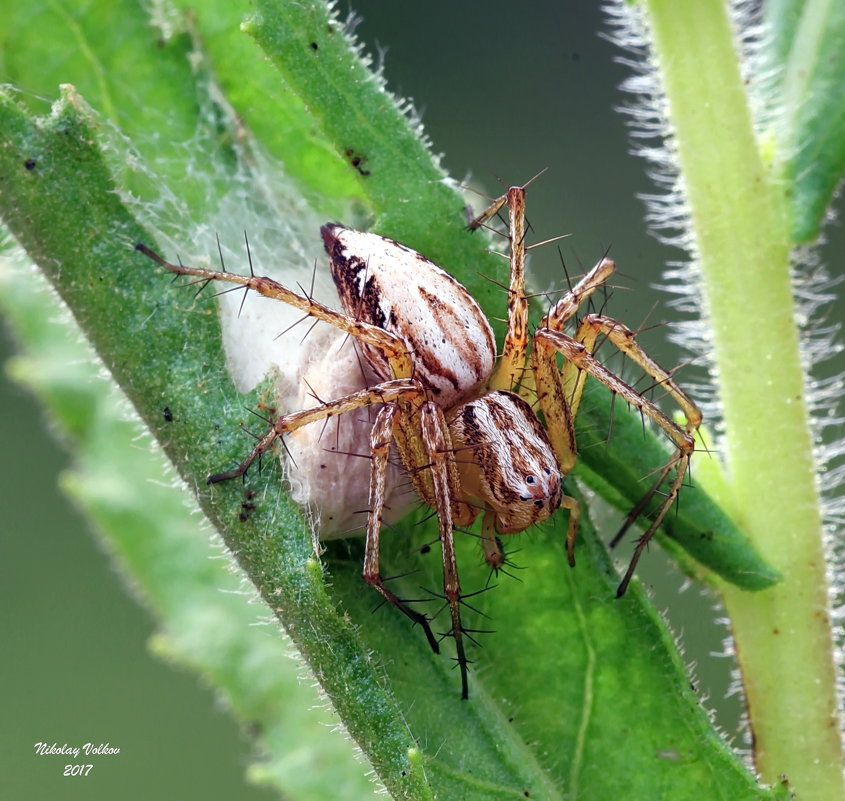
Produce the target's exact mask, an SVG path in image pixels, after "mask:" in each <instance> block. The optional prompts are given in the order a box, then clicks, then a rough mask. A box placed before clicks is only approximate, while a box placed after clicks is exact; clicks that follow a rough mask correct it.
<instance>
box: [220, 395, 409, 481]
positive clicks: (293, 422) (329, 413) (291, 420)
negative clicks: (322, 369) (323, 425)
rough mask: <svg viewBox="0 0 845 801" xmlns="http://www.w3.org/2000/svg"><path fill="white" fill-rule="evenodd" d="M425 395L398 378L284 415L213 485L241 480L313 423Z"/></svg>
mask: <svg viewBox="0 0 845 801" xmlns="http://www.w3.org/2000/svg"><path fill="white" fill-rule="evenodd" d="M420 394H421V391H420V388H419V386H418V385H417V383H416V381H414V380H413V379H407V378H396V379H393V380H392V381H384V382H382V383H381V384H376V385H374V386H372V387H368V388H366V389H362V390H359V391H358V392H352V393H350V394H349V395H346V396H344V397H342V398H336V399H335V400H332V401H326V402H325V403H321V404H320V405H319V406H314V407H312V408H311V409H302V410H300V411H297V412H291V413H290V414H286V415H282V416H281V417H279V418H277V419H276V420H275V422H274V423H273V424H272V425H271V426H270V428H269V430H268V431H267V433H266V434H264V435H263V436H262V437H261V438H260V439H259V440H258V444H257V445H256V446H255V447H254V448H253V449H252V450H251V451H250V452H249V454H248V455H247V457H246V459H244V460H243V461H242V462H241V463H240V464H239V465H238V466H237V467H236V468H234V469H233V470H228V471H227V472H225V473H215V474H214V475H213V476H209V477H208V483H209V484H217V483H218V482H220V481H228V480H229V479H231V478H238V477H239V476H242V475H244V473H246V471H247V470H248V469H249V467H250V465H251V464H252V463H253V462H254V461H255V460H256V459H257V458H258V457H259V456H261V454H263V453H266V452H267V451H268V450H269V449H270V447H271V446H272V445H273V442H274V441H275V440H276V439H277V438H279V437H281V436H283V435H284V434H288V433H290V432H291V431H295V430H296V429H298V428H302V426H305V425H308V424H309V423H314V422H317V421H318V420H324V419H326V418H329V417H337V416H338V415H340V414H345V413H346V412H351V411H353V410H354V409H360V408H361V407H363V406H372V405H373V404H376V403H390V402H392V401H396V400H399V399H407V398H415V397H418V396H419V395H420Z"/></svg>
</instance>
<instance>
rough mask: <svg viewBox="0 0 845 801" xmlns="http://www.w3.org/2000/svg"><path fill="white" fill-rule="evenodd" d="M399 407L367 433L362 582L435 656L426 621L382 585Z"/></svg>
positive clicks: (387, 409)
mask: <svg viewBox="0 0 845 801" xmlns="http://www.w3.org/2000/svg"><path fill="white" fill-rule="evenodd" d="M398 413H399V407H398V406H397V405H395V404H389V405H386V406H383V407H382V408H381V409H380V410H379V413H378V415H377V416H376V421H375V424H374V425H373V430H372V432H371V434H370V450H371V451H372V458H373V463H372V468H371V469H370V508H369V514H368V515H367V541H366V545H365V548H364V569H363V576H364V581H366V582H367V584H369V585H370V586H371V587H374V588H375V589H376V590H377V591H378V592H379V593H380V594H381V595H382V597H383V598H384V599H385V600H386V601H388V602H390V603H391V604H392V605H393V606H395V607H396V608H397V609H398V610H399V611H400V612H402V614H404V615H406V616H407V617H408V618H410V619H411V620H412V621H413V622H414V623H416V624H418V625H419V626H420V627H421V628H422V630H423V631H424V632H425V636H426V639H427V640H428V644H429V645H430V646H431V650H432V651H434V653H436V654H438V653H440V643H438V641H437V638H436V637H435V636H434V632H432V630H431V626H430V624H429V622H428V618H427V617H426V616H425V615H423V614H421V613H420V612H416V611H415V610H413V609H411V608H410V607H409V606H408V605H407V604H406V603H405V602H404V601H402V600H401V599H400V598H399V596H397V595H396V594H395V593H394V592H393V591H392V590H390V589H388V588H387V587H386V586H385V584H384V581H385V580H384V579H383V578H382V576H381V570H380V567H379V562H380V560H379V542H380V535H381V528H382V515H383V513H384V499H385V495H386V487H385V477H386V475H387V460H388V458H389V456H390V446H391V443H392V442H393V426H394V425H395V422H396V416H397V414H398Z"/></svg>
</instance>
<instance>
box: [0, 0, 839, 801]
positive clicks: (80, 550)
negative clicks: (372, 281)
mask: <svg viewBox="0 0 845 801" xmlns="http://www.w3.org/2000/svg"><path fill="white" fill-rule="evenodd" d="M354 9H355V11H356V12H357V13H359V14H360V15H361V18H362V21H361V22H360V24H359V26H358V28H357V32H358V35H359V36H360V38H361V39H362V40H363V41H364V42H365V43H366V45H367V47H368V49H369V51H370V52H371V53H373V54H374V56H375V58H376V59H377V60H378V59H379V58H381V57H382V56H383V58H384V63H385V74H386V76H387V78H388V82H389V86H390V87H391V88H392V90H393V91H394V92H395V93H397V94H399V95H403V96H410V97H412V98H413V99H414V100H415V102H416V105H417V107H418V108H419V109H420V110H421V111H422V116H423V121H424V123H425V127H426V130H427V133H428V135H429V136H430V138H431V140H432V142H433V149H434V150H435V152H442V153H444V165H445V167H446V168H447V169H448V171H449V172H450V173H451V174H452V175H453V176H454V177H456V178H458V179H471V180H472V183H473V185H474V186H476V187H478V186H483V187H485V188H486V190H487V191H488V192H489V193H490V194H496V193H498V192H499V191H500V190H499V184H498V180H501V181H502V182H504V184H511V183H522V182H524V181H525V180H527V179H528V178H530V177H531V176H532V175H534V174H535V173H537V172H539V171H540V170H542V169H544V168H548V172H547V173H546V174H545V175H543V176H542V178H541V179H539V180H538V181H537V182H536V183H535V184H534V185H532V187H531V190H530V193H529V207H528V208H529V217H530V221H531V223H532V225H533V227H534V229H535V231H536V238H537V239H544V238H546V237H551V236H555V235H558V234H562V233H570V234H572V236H571V237H570V238H568V239H566V240H564V242H563V243H562V244H561V250H562V253H563V255H564V257H565V259H566V263H567V265H568V266H569V269H570V270H571V271H572V272H578V271H579V270H580V269H581V267H583V266H589V265H591V264H592V263H593V262H594V261H595V260H596V259H597V258H598V257H599V256H600V255H601V254H602V253H603V251H604V250H605V249H606V248H608V247H610V248H611V253H612V255H613V257H614V258H615V259H616V260H617V261H618V263H619V266H620V270H621V272H622V277H621V278H619V279H618V280H617V283H619V284H621V285H623V286H624V287H626V290H625V291H617V292H615V294H614V295H613V298H612V303H611V307H610V313H611V314H612V315H613V316H615V317H617V318H619V319H621V320H624V321H626V322H627V323H628V324H629V325H630V326H631V327H636V326H638V325H639V324H640V323H641V322H642V321H643V320H645V319H648V320H649V324H655V323H660V322H662V321H665V320H668V319H671V315H672V311H671V310H670V309H667V308H666V305H665V301H666V299H667V296H666V295H665V294H662V293H660V292H657V291H655V290H654V289H653V288H652V284H653V283H654V282H656V281H658V280H659V278H660V273H661V269H662V265H663V264H664V263H665V262H666V261H667V260H671V259H676V258H679V257H680V254H679V253H678V252H677V251H672V250H671V249H669V248H666V247H663V246H661V245H660V244H659V243H658V242H656V241H655V240H654V239H653V238H652V237H650V236H649V235H648V233H647V232H646V230H645V227H644V223H643V213H644V207H643V203H642V202H641V201H640V200H639V199H638V198H637V195H638V194H641V193H651V192H653V191H654V186H653V184H652V183H651V182H650V181H649V180H648V178H647V177H646V175H645V169H644V168H645V163H644V162H643V161H642V160H641V159H638V158H632V157H631V156H630V150H631V143H630V139H629V136H628V134H627V132H626V128H625V122H624V118H623V116H622V115H620V114H618V113H616V112H615V111H614V110H613V109H614V107H615V106H618V105H620V104H623V103H626V102H628V98H626V97H625V96H624V95H623V94H622V93H621V92H620V91H619V90H618V85H619V83H620V82H621V81H622V80H623V79H625V78H626V77H628V76H629V74H630V71H629V70H628V69H627V68H625V67H624V66H622V65H620V64H618V63H616V60H617V59H618V58H619V57H620V56H621V55H622V53H621V52H620V51H619V50H618V49H617V48H616V47H615V46H613V45H612V44H610V43H609V42H608V41H606V40H605V39H603V38H601V37H600V36H599V35H598V34H599V32H600V31H602V30H605V31H606V30H607V28H606V26H605V25H604V22H603V20H602V18H601V14H600V11H599V9H598V8H597V4H594V3H582V2H535V3H531V4H524V5H522V6H521V7H519V8H517V7H516V5H515V4H511V3H506V2H488V3H485V4H483V5H480V4H475V3H472V4H471V3H454V2H445V0H428V2H426V3H385V2H378V0H356V2H355V3H354ZM24 88H26V87H24ZM481 205H482V201H481V200H479V202H478V206H479V207H480V206H481ZM828 233H829V234H830V236H831V241H830V243H829V245H828V246H827V247H826V249H825V261H826V262H827V263H828V265H829V266H830V268H831V271H832V272H834V273H836V272H841V253H842V252H843V243H845V240H843V236H842V233H841V230H840V229H839V228H837V227H835V226H832V227H830V230H829V232H828ZM315 235H316V232H315ZM530 270H531V272H532V273H533V274H534V275H535V276H537V279H536V286H537V287H539V288H547V287H549V286H550V285H551V284H552V283H553V282H560V281H561V280H562V278H563V276H562V272H561V268H560V264H559V261H558V255H557V252H556V250H555V248H554V247H549V248H545V249H541V250H540V251H537V252H536V253H535V254H534V255H533V256H532V261H531V264H530ZM655 304H657V306H656V307H655ZM843 309H845V307H844V306H843V304H842V303H840V304H839V306H838V310H834V312H833V313H832V315H831V318H832V319H834V320H835V319H842V318H843V316H844V315H843ZM759 335H764V334H763V332H755V331H749V332H748V336H749V337H751V336H759ZM665 337H666V331H665V329H661V328H660V327H657V328H656V329H655V330H650V331H647V332H645V333H644V334H643V336H642V338H641V339H642V341H643V342H644V343H645V345H646V347H647V348H648V349H649V350H650V351H651V353H652V355H654V356H655V357H656V358H657V360H658V361H659V362H661V363H663V364H664V365H667V366H671V365H673V364H675V363H676V362H677V361H678V360H679V359H680V356H679V354H678V352H677V351H676V350H674V349H673V347H672V346H671V345H668V344H667V343H666V341H665ZM0 339H2V358H3V360H5V358H6V357H7V356H8V355H9V354H10V353H12V352H13V343H11V342H10V341H9V338H8V336H5V335H4V336H2V337H0ZM834 367H835V366H834ZM842 367H843V365H842V364H840V365H839V369H842ZM831 369H833V367H832V368H831ZM0 437H1V438H2V439H0V441H2V442H3V445H4V447H3V452H4V455H5V458H3V459H2V460H1V461H0V492H1V493H2V501H0V508H2V511H3V515H2V537H0V548H2V557H0V603H2V609H3V615H2V623H0V626H2V634H1V635H0V638H1V639H0V641H2V643H3V646H4V657H3V659H2V660H0V686H2V722H0V758H1V759H2V762H0V764H2V765H3V771H2V775H0V795H2V797H3V798H9V799H41V798H48V797H49V798H61V799H76V798H80V799H81V798H85V799H91V800H95V799H101V798H102V799H106V798H108V799H112V798H121V799H125V800H127V801H128V800H129V799H134V798H149V797H167V798H175V797H184V798H199V797H204V798H209V799H215V800H216V799H225V798H233V797H236V798H241V799H260V798H271V797H274V795H275V794H274V793H272V792H270V791H269V790H266V789H263V788H255V787H249V786H246V785H245V782H244V779H243V775H244V769H245V767H246V765H247V764H248V762H249V760H250V758H251V755H252V754H253V753H254V749H253V746H252V744H251V743H250V741H249V739H248V737H247V736H246V735H244V734H243V733H242V732H240V731H239V728H238V726H237V724H236V723H235V722H233V721H232V720H231V719H230V718H229V717H228V715H227V713H226V712H225V710H223V709H222V708H221V706H220V705H219V704H218V703H216V702H215V698H214V695H213V693H212V692H211V691H209V690H208V689H207V688H205V687H203V686H201V684H200V682H199V680H198V679H197V678H195V677H194V676H193V675H190V674H186V673H185V672H183V671H179V670H173V669H171V668H170V667H169V666H168V665H166V664H163V663H161V662H160V661H157V660H156V659H155V658H153V657H151V656H150V655H149V654H148V652H147V650H146V641H147V640H148V638H149V637H150V636H151V635H152V634H153V633H154V631H155V622H154V621H153V620H151V619H150V617H149V615H148V614H147V612H146V611H145V610H144V609H143V608H142V607H140V606H139V605H137V604H136V602H135V601H134V600H133V599H132V597H131V593H127V590H126V587H125V586H124V582H123V581H122V580H121V577H120V576H119V575H117V574H116V573H115V571H114V569H113V568H112V567H111V565H110V563H109V559H108V557H107V555H106V554H104V553H103V552H102V551H101V549H100V548H99V547H98V544H97V542H96V540H95V538H94V537H93V536H92V535H91V534H90V533H89V531H88V530H87V528H86V525H85V522H84V520H83V519H82V518H81V517H80V515H79V513H78V512H77V511H76V509H74V508H73V507H71V506H70V504H69V503H68V502H67V501H66V500H65V499H64V498H63V497H62V495H61V494H60V493H59V492H58V490H57V476H58V475H59V474H60V472H61V470H62V469H63V468H64V467H65V466H66V465H67V464H68V457H67V456H66V454H65V453H64V451H63V450H62V448H61V446H60V445H59V444H58V443H57V442H56V440H55V439H54V438H52V437H51V435H50V431H49V426H48V425H47V424H46V423H45V421H44V420H43V418H42V416H41V415H40V413H39V410H38V408H37V406H36V405H35V403H34V401H33V400H32V399H31V398H30V397H28V396H27V395H26V393H25V392H24V391H23V390H21V389H20V388H18V387H16V386H14V385H12V384H11V383H9V382H8V380H6V379H5V378H4V379H3V381H2V383H0ZM700 458H703V457H700ZM627 552H628V551H627V550H624V549H623V555H622V556H623V558H624V554H626V553H627ZM639 575H640V577H641V578H642V579H643V580H644V581H646V582H648V583H649V584H651V585H652V586H653V587H654V591H655V595H656V599H657V603H658V605H659V606H660V607H661V608H666V609H667V610H668V613H669V616H670V619H671V620H672V622H673V626H674V628H675V631H676V632H677V633H678V634H679V635H681V638H682V641H683V645H684V648H685V653H686V658H687V660H688V661H690V662H695V663H696V664H697V667H696V675H697V677H698V681H699V683H698V686H699V689H700V692H701V694H702V695H703V696H705V697H709V700H708V705H709V706H711V707H713V708H715V709H716V711H717V719H718V720H719V722H720V724H721V725H722V726H723V728H724V729H725V730H726V731H727V733H728V734H734V733H735V732H736V731H737V727H738V723H739V719H740V715H741V709H740V706H739V703H738V700H737V699H736V697H734V698H732V699H728V700H727V701H725V700H724V696H725V693H726V692H727V689H728V687H729V685H730V682H731V678H730V671H731V669H732V667H733V663H732V661H731V660H730V659H727V658H721V657H714V656H713V654H714V653H718V652H721V651H722V650H723V645H722V640H723V638H724V637H725V636H726V634H727V631H726V630H725V628H724V627H723V626H721V625H718V624H715V623H714V620H715V618H717V617H718V616H719V613H718V612H716V611H714V609H713V606H714V602H713V600H712V598H710V597H708V596H707V595H706V594H702V593H701V591H700V590H699V589H697V588H695V587H692V588H689V589H687V590H686V592H683V593H680V594H679V593H678V588H679V587H681V585H682V584H683V583H684V581H683V578H682V577H681V576H680V575H678V574H677V572H676V571H674V570H673V569H671V568H669V567H668V566H667V565H666V563H665V560H664V559H663V557H662V555H661V554H660V553H659V551H658V549H653V550H652V551H651V553H650V554H649V555H648V556H647V557H646V558H645V559H644V560H643V563H642V567H641V569H640V571H639ZM525 580H528V581H530V576H527V577H526V579H525ZM44 588H47V592H45V591H44ZM39 741H44V742H48V743H52V742H58V743H59V744H61V743H64V742H68V743H77V744H78V743H84V742H87V741H92V742H95V743H99V742H110V743H111V744H112V745H113V746H118V747H120V748H121V754H120V755H119V756H114V757H100V758H96V759H95V760H92V761H94V762H95V767H94V770H93V772H92V774H91V775H90V776H89V777H87V778H85V779H82V778H63V777H62V776H61V767H62V766H63V765H64V764H65V761H64V760H63V759H62V758H60V757H37V756H36V755H35V753H34V750H33V744H34V743H36V742H39ZM68 761H70V760H68ZM362 769H363V768H362Z"/></svg>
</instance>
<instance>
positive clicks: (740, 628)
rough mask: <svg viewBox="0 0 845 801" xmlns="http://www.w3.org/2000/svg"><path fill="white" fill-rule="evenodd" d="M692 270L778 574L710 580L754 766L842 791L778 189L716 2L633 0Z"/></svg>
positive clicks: (745, 522) (741, 494) (736, 459)
mask: <svg viewBox="0 0 845 801" xmlns="http://www.w3.org/2000/svg"><path fill="white" fill-rule="evenodd" d="M647 9H648V13H649V16H650V23H651V27H652V34H653V42H654V49H655V54H656V57H657V61H658V65H659V70H660V73H661V78H662V81H663V84H664V89H665V92H666V97H667V99H668V113H669V118H670V122H671V125H672V128H673V132H674V136H675V143H676V146H677V153H678V159H679V162H680V168H681V170H682V175H683V178H684V183H685V187H686V192H687V199H688V203H689V210H690V219H691V224H692V232H693V235H694V237H695V243H696V246H697V250H698V256H699V260H700V265H701V271H702V289H703V293H704V304H705V309H706V311H705V317H706V319H708V320H709V323H710V325H711V329H712V338H713V339H712V341H713V359H714V362H715V365H716V369H717V374H718V380H719V388H720V394H721V398H722V404H723V414H724V424H725V433H726V438H725V443H726V449H725V452H726V455H727V458H728V466H727V467H728V472H729V476H730V479H729V480H730V483H731V485H732V491H733V504H734V512H735V515H736V518H737V520H738V521H739V522H740V523H741V524H742V526H743V527H744V528H745V529H746V531H747V533H748V535H749V537H751V539H752V541H753V542H754V544H755V545H756V546H757V547H758V548H759V549H760V551H761V553H763V554H765V555H766V557H767V558H768V559H769V561H770V563H771V564H772V565H773V566H774V567H775V568H776V569H778V570H780V571H781V573H782V574H783V576H784V579H783V581H782V582H781V583H780V584H778V585H776V586H775V587H774V588H772V589H769V590H766V591H763V592H759V593H748V592H742V591H740V590H737V589H736V588H733V587H728V586H727V585H723V586H724V590H723V592H724V598H725V603H726V605H727V607H728V611H729V612H730V616H731V619H732V621H733V630H734V637H735V641H736V646H737V652H738V656H739V661H740V666H741V669H742V675H743V681H744V685H745V692H746V695H747V698H748V703H749V713H750V718H751V727H752V732H753V736H754V745H755V760H756V765H757V769H758V770H759V772H760V773H761V775H762V777H763V778H764V779H765V780H766V781H769V782H773V781H775V780H776V779H777V777H778V776H779V775H780V774H784V773H785V774H787V776H788V778H789V780H790V782H791V784H792V786H793V787H794V788H795V789H796V790H797V792H798V794H799V797H800V798H801V799H819V800H821V799H825V800H826V801H829V799H834V798H842V797H845V791H843V780H842V767H841V766H842V753H841V743H840V728H839V725H838V721H837V708H836V697H835V675H834V662H833V652H832V648H833V646H832V636H831V628H830V620H829V615H828V611H827V576H826V571H825V561H824V553H823V548H822V538H821V532H822V526H821V513H820V509H819V495H818V492H817V487H816V481H815V474H814V459H813V446H812V435H811V430H810V423H809V415H808V411H807V404H806V398H805V379H804V375H803V370H802V364H801V357H800V351H799V338H798V331H797V328H796V323H795V310H794V302H793V296H792V286H791V282H790V269H789V268H790V263H789V259H790V242H789V238H788V231H789V224H788V220H787V216H786V212H785V208H786V206H785V202H784V195H783V193H784V187H783V186H782V185H779V184H778V183H777V182H776V181H774V180H773V179H772V177H771V176H770V175H769V174H768V173H767V171H766V169H765V167H764V164H763V162H762V160H761V158H760V154H759V152H758V148H757V142H756V140H755V137H754V133H753V127H752V121H751V115H750V112H749V109H748V100H747V97H746V93H745V88H744V85H743V81H742V76H741V75H740V70H739V65H738V60H737V55H736V51H735V47H734V42H733V37H732V32H731V26H730V21H729V19H728V14H727V9H726V6H725V4H724V2H723V1H722V0H699V2H695V3H677V2H671V0H647Z"/></svg>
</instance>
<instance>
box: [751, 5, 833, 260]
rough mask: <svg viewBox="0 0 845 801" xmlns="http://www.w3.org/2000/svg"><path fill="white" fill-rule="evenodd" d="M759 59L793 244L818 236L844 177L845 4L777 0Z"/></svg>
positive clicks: (769, 15)
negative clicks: (766, 76)
mask: <svg viewBox="0 0 845 801" xmlns="http://www.w3.org/2000/svg"><path fill="white" fill-rule="evenodd" d="M764 26H765V28H764V29H765V31H766V36H764V38H763V47H762V48H761V52H760V58H761V60H762V64H763V68H764V70H765V71H768V72H769V73H770V75H771V77H770V78H769V79H768V80H767V81H766V83H765V86H764V92H765V101H766V102H767V104H768V106H769V109H770V111H769V113H770V115H771V117H772V119H771V125H772V129H771V130H770V131H766V132H765V134H764V135H772V136H773V138H774V139H775V141H776V142H777V151H778V155H777V159H776V164H777V167H778V169H779V171H780V172H781V173H782V177H783V178H784V179H785V183H784V185H785V186H786V187H787V188H788V190H787V191H788V198H787V201H788V204H789V211H790V214H791V217H792V231H791V234H792V241H793V242H795V243H798V244H803V243H808V242H813V241H815V240H816V239H817V238H818V236H819V232H820V230H821V226H822V223H823V222H824V220H825V215H826V213H827V209H828V206H829V205H830V202H831V199H832V197H833V193H834V191H835V189H836V187H837V186H838V185H839V183H840V182H841V181H842V178H843V176H845V95H843V93H842V86H843V85H845V48H843V46H842V45H843V42H842V32H843V30H845V5H843V4H842V3H838V2H829V0H779V2H770V3H767V4H766V6H765V15H764Z"/></svg>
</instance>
